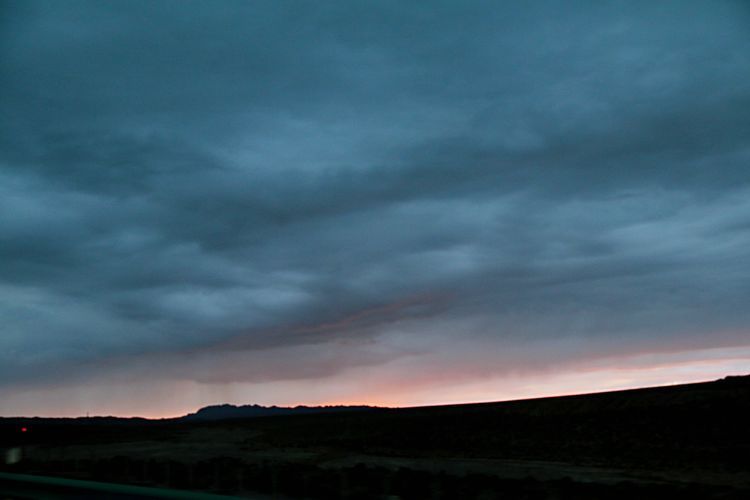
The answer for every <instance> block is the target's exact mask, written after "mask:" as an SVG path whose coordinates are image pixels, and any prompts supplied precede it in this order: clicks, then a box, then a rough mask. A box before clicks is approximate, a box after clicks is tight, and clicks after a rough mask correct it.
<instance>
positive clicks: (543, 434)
mask: <svg viewBox="0 0 750 500" xmlns="http://www.w3.org/2000/svg"><path fill="white" fill-rule="evenodd" d="M23 427H25V428H26V429H27V430H26V432H21V428H23ZM14 448H15V449H16V451H12V450H13V449H14ZM19 448H21V453H20V455H19V452H18V451H17V450H18V449H19ZM0 450H1V451H3V454H4V455H5V458H6V459H5V460H4V461H3V462H2V463H0V472H11V473H22V474H37V475H44V476H58V477H65V478H72V479H84V480H95V481H105V482H111V483H124V484H131V485H141V486H158V487H162V488H165V487H166V488H173V489H178V490H179V489H183V490H192V491H204V492H214V493H223V494H229V495H236V496H240V497H248V498H257V496H256V495H268V496H270V497H274V496H275V497H277V498H321V499H338V498H352V499H355V498H356V499H360V498H361V499H385V498H390V499H473V498H476V499H496V498H497V499H568V498H569V499H602V498H606V499H608V500H610V499H611V500H614V499H620V498H622V499H632V498H638V499H647V498H660V499H661V498H681V499H705V498H707V499H712V498H715V499H747V498H750V377H729V378H726V379H722V380H719V381H716V382H708V383H701V384H689V385H681V386H672V387H661V388H651V389H639V390H631V391H620V392H610V393H603V394H591V395H581V396H569V397H558V398H545V399H536V400H525V401H513V402H504V403H487V404H468V405H455V406H442V407H424V408H407V409H367V408H359V409H356V410H351V411H338V412H325V411H321V412H306V413H302V414H295V413H294V412H290V413H288V414H283V415H274V416H257V417H252V418H232V419H217V420H195V419H174V420H161V421H150V420H142V419H0ZM8 450H10V451H8ZM11 462H12V463H11ZM1 487H2V483H0V488H1ZM14 498H15V497H14ZM19 498H20V497H19Z"/></svg>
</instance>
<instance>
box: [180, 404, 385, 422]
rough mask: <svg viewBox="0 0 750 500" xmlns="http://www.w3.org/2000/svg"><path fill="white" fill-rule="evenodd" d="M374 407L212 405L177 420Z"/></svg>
mask: <svg viewBox="0 0 750 500" xmlns="http://www.w3.org/2000/svg"><path fill="white" fill-rule="evenodd" d="M376 408H377V407H374V406H295V407H286V406H260V405H242V406H236V405H230V404H223V405H212V406H206V407H204V408H201V409H200V410H198V411H197V412H195V413H189V414H187V415H185V416H184V417H180V418H179V420H183V421H187V422H195V421H206V420H227V419H234V418H253V417H272V416H278V415H307V414H311V413H341V412H352V411H365V410H372V409H376Z"/></svg>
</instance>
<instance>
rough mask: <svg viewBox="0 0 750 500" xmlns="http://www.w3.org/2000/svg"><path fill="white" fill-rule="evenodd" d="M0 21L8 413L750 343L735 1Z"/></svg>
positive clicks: (90, 9)
mask: <svg viewBox="0 0 750 500" xmlns="http://www.w3.org/2000/svg"><path fill="white" fill-rule="evenodd" d="M0 8H1V9H2V15H1V16H0V18H2V21H0V23H2V24H0V31H1V34H0V104H1V105H2V112H1V120H0V277H1V278H2V286H1V287H0V310H2V313H1V315H2V317H3V318H4V322H5V326H4V334H3V336H2V338H1V339H0V347H2V349H0V352H2V354H0V377H1V380H2V381H3V383H5V384H6V385H8V386H9V387H12V386H13V384H16V383H19V381H21V380H26V381H29V380H34V381H36V382H35V383H40V384H44V383H51V382H50V381H51V380H52V379H54V378H58V377H59V376H60V374H61V373H66V374H68V375H69V376H71V377H77V376H84V375H85V374H86V373H89V372H91V371H97V370H105V369H106V367H103V366H102V365H107V363H108V361H107V360H131V361H132V360H133V359H141V360H152V359H154V356H156V357H160V356H161V357H163V358H164V359H170V360H171V361H170V362H171V363H173V365H174V366H175V367H176V368H174V369H170V370H171V371H170V370H167V372H165V374H164V375H163V376H164V377H171V376H174V377H178V376H179V377H182V378H185V377H188V378H189V377H191V376H192V377H195V379H196V380H197V379H201V380H213V381H224V382H230V381H232V380H266V379H269V378H270V379H274V380H282V379H294V378H295V377H297V378H315V377H318V376H321V377H322V376H324V375H325V376H327V375H331V374H335V373H338V371H340V370H345V369H349V368H350V367H352V366H370V365H373V366H376V365H378V364H382V365H384V366H385V365H387V363H388V362H389V360H395V359H400V358H401V357H403V356H407V357H408V356H417V355H418V354H416V353H431V354H434V355H436V356H437V355H439V353H445V352H448V353H449V352H455V353H457V354H456V359H454V360H453V361H454V362H455V363H456V364H457V365H461V364H471V363H472V361H471V360H472V359H476V360H480V361H477V363H476V364H477V366H485V365H486V364H487V363H489V361H488V360H487V359H485V358H484V357H482V356H481V355H480V354H481V352H480V351H481V350H482V349H485V352H488V351H487V346H495V347H498V346H504V347H505V348H507V350H508V352H511V351H513V349H516V348H518V349H521V347H522V346H524V345H531V344H533V345H535V346H538V351H539V359H544V360H549V359H550V358H554V357H555V356H557V357H558V358H559V359H573V358H575V357H576V356H577V354H576V352H579V353H580V356H584V355H585V356H587V357H590V356H592V354H591V353H599V355H601V356H603V357H604V356H608V355H613V353H622V352H642V351H643V350H644V349H648V346H654V348H656V347H655V346H674V347H675V348H677V347H679V346H684V345H702V346H704V347H707V346H711V345H714V344H716V345H726V344H728V343H732V342H735V343H746V342H747V341H748V340H750V339H748V338H747V333H746V332H747V327H748V325H750V314H749V313H748V312H747V308H746V307H745V304H743V300H742V298H743V297H747V296H748V292H750V275H748V273H747V271H746V269H750V258H748V253H747V251H746V249H747V248H748V244H750V232H749V231H748V228H749V227H750V204H748V202H747V200H748V199H750V198H749V195H750V182H749V181H750V171H749V170H748V166H747V165H748V164H749V163H748V161H749V160H750V149H749V143H748V140H747V138H748V137H750V114H748V113H747V112H746V110H747V109H749V108H750V91H748V87H747V85H745V82H747V81H748V80H749V79H750V56H749V55H748V54H750V23H748V21H750V11H749V10H748V8H747V5H746V4H745V3H743V2H712V3H711V4H710V5H708V4H707V3H699V2H675V3H670V2H667V3H659V4H654V3H652V2H636V3H633V2H628V3H608V4H600V3H593V2H580V3H574V4H569V3H565V4H562V3H557V2H532V3H531V4H529V5H525V6H499V5H497V4H496V3H495V2H469V4H468V5H467V3H466V2H462V3H460V5H459V3H455V2H440V3H438V4H437V5H432V4H431V5H430V6H427V5H424V6H419V5H410V6H406V5H404V4H403V3H402V2H372V3H362V4H357V6H353V5H351V4H349V3H347V2H337V3H334V4H332V5H327V6H321V5H318V4H313V3H298V2H252V3H244V2H236V3H234V2H229V3H224V4H222V5H214V4H213V3H209V2H167V1H164V2H158V3H154V2H73V3H70V2H67V3H65V4H64V5H62V4H59V3H57V2H4V3H2V7H0ZM415 297H434V298H435V300H434V303H433V302H432V301H430V300H428V301H426V302H425V303H424V304H421V305H419V306H418V307H417V306H413V307H411V306H410V307H405V308H403V310H402V309H399V310H398V311H397V313H396V312H388V313H387V314H385V313H384V314H380V313H377V314H375V313H373V314H370V313H366V314H365V313H363V311H381V312H382V311H386V310H388V309H387V308H388V307H389V306H388V305H390V304H402V303H410V302H409V301H412V300H414V298H415ZM405 301H406V302H405ZM384 308H385V309H384ZM362 314H365V316H364V318H365V319H366V320H362V321H359V320H358V321H354V322H348V320H347V318H363V317H362V316H361V315H362ZM315 325H318V326H315ZM320 325H322V326H320ZM407 326H408V328H407ZM342 339H346V342H347V343H344V344H340V342H341V341H342ZM384 339H390V340H388V341H386V340H384ZM394 339H395V340H394ZM545 342H546V343H545ZM560 342H567V344H566V345H569V346H574V345H575V346H579V347H577V348H576V349H572V350H566V349H564V348H561V347H560ZM386 344H387V346H385V345H386ZM459 344H460V345H461V346H462V347H461V348H456V347H455V346H456V345H459ZM582 344H583V345H586V346H587V347H586V348H585V349H584V348H581V347H580V345H582ZM331 346H337V347H336V348H335V349H333V347H331ZM342 346H343V347H342ZM466 346H476V349H474V350H472V348H471V347H466ZM268 349H272V350H273V352H274V354H273V357H272V358H269V359H276V360H277V363H276V365H275V367H274V368H273V369H271V368H270V367H269V366H268V365H267V364H263V363H260V364H257V365H256V368H253V369H252V370H251V369H250V368H247V370H248V371H247V373H245V374H244V375H243V373H242V368H241V367H242V366H243V365H242V362H241V360H242V359H247V360H250V359H260V358H258V356H260V355H259V354H258V352H259V351H262V350H268ZM285 349H286V350H285ZM330 349H333V351H330ZM545 349H548V350H549V352H544V353H543V352H542V351H544V350H545ZM490 351H492V349H491V348H490ZM584 351H585V352H584ZM217 352H218V353H221V352H224V353H227V352H232V354H231V356H232V359H233V360H234V361H233V362H231V363H230V362H229V361H227V362H226V363H224V366H223V365H222V363H221V362H218V361H211V360H216V359H221V358H220V357H219V358H216V356H219V355H218V354H216V353H217ZM327 352H336V353H337V355H338V359H339V361H336V360H335V359H332V358H331V357H330V356H329V355H328V354H324V353H327ZM472 352H473V353H474V354H471V353H472ZM493 352H494V351H493ZM303 353H304V354H303ZM461 353H464V354H461ZM201 356H205V358H204V357H201ZM225 356H226V357H227V358H226V359H227V360H228V357H229V354H225ZM462 356H463V357H462ZM498 356H499V358H498V359H500V357H501V356H500V355H499V354H498ZM525 356H526V358H523V357H522V358H517V359H521V360H522V361H523V360H525V361H524V362H527V363H528V364H529V365H533V364H534V363H532V360H531V359H530V357H531V356H532V354H531V353H528V352H527V354H526V355H525ZM300 358H305V359H300ZM264 359H265V358H264ZM316 359H317V360H321V359H325V360H326V361H325V362H324V363H322V364H321V363H319V362H317V361H315V360H316ZM131 361H128V362H127V363H131ZM122 362H123V363H126V362H125V361H122ZM545 362H546V361H545ZM127 363H126V365H127ZM147 364H148V363H147V362H145V361H141V362H135V363H132V366H133V367H134V368H133V370H135V371H144V372H149V373H150V372H151V370H150V369H147V368H146V365H147ZM179 366H182V368H177V367H179ZM190 366H193V367H194V370H193V371H192V372H191V371H190V368H189V367H190ZM258 367H265V368H263V369H260V368H258ZM480 371H481V370H480ZM261 372H262V373H261ZM191 373H192V375H191ZM153 376H157V375H153ZM0 410H3V409H2V408H0Z"/></svg>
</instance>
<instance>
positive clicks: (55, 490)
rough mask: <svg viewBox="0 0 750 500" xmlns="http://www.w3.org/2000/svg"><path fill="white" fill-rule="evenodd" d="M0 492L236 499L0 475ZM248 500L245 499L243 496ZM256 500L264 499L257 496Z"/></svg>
mask: <svg viewBox="0 0 750 500" xmlns="http://www.w3.org/2000/svg"><path fill="white" fill-rule="evenodd" d="M0 493H1V494H2V495H3V498H13V497H14V495H17V496H18V497H20V498H25V499H28V498H32V499H44V500H74V499H75V500H83V499H91V500H94V499H96V500H105V499H106V500H125V499H149V498H151V499H157V498H176V499H181V500H231V499H235V500H236V499H237V498H239V497H231V496H225V495H215V494H209V493H198V492H192V491H185V490H167V489H163V488H148V487H145V486H131V485H126V484H114V483H100V482H96V481H83V480H79V479H66V478H60V477H49V476H32V475H27V474H11V473H8V472H0ZM243 498H245V499H247V498H248V497H243ZM257 498H258V499H259V500H260V499H263V498H267V497H265V496H258V497H257Z"/></svg>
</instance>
